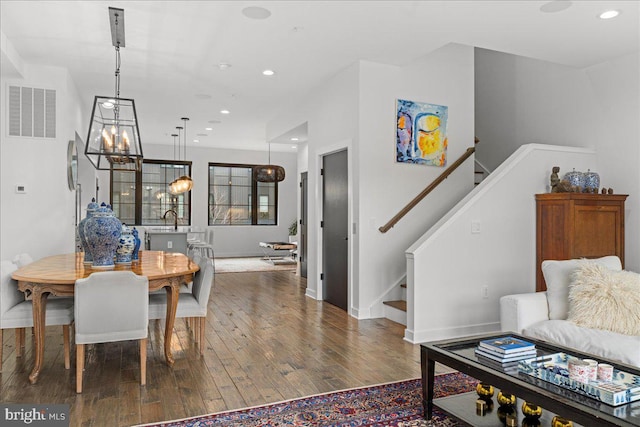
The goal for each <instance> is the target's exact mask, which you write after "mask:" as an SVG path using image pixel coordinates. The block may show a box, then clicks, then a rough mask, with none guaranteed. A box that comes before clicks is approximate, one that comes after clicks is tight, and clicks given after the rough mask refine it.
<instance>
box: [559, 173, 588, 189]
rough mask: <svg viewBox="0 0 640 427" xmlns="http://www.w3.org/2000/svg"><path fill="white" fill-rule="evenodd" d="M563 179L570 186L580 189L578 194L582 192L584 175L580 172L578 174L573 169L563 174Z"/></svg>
mask: <svg viewBox="0 0 640 427" xmlns="http://www.w3.org/2000/svg"><path fill="white" fill-rule="evenodd" d="M564 179H565V180H567V181H569V183H571V185H573V186H575V187H578V188H579V189H580V192H582V191H583V190H584V185H585V180H584V174H583V173H582V172H578V171H576V170H575V169H573V171H571V172H567V173H566V174H564Z"/></svg>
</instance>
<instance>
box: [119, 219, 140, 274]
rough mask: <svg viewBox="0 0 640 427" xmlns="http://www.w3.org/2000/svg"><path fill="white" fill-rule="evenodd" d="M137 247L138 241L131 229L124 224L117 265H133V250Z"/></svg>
mask: <svg viewBox="0 0 640 427" xmlns="http://www.w3.org/2000/svg"><path fill="white" fill-rule="evenodd" d="M135 247H136V239H135V237H134V236H133V234H132V233H131V229H130V228H129V227H127V225H126V224H124V223H123V224H122V228H121V233H120V239H119V240H118V247H117V248H116V264H125V265H126V264H131V259H132V256H133V250H134V248H135Z"/></svg>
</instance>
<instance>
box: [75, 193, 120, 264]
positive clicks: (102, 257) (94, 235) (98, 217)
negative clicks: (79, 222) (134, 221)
mask: <svg viewBox="0 0 640 427" xmlns="http://www.w3.org/2000/svg"><path fill="white" fill-rule="evenodd" d="M84 233H85V236H86V238H87V243H88V245H89V250H90V252H91V255H92V256H93V264H92V267H93V268H112V267H114V266H115V264H114V262H113V258H114V257H115V255H116V249H117V248H118V241H119V240H120V234H121V233H122V224H121V223H120V220H119V219H118V218H116V216H115V215H114V214H113V211H112V210H111V209H110V208H109V207H108V206H107V205H105V204H104V203H102V204H101V205H100V207H99V208H98V209H97V210H96V211H95V212H94V214H93V216H92V217H91V218H89V219H88V220H87V222H86V223H85V226H84Z"/></svg>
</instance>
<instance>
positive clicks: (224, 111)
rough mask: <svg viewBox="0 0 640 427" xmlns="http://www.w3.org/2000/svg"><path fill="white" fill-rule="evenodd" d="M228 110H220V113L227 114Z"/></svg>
mask: <svg viewBox="0 0 640 427" xmlns="http://www.w3.org/2000/svg"><path fill="white" fill-rule="evenodd" d="M230 112H231V111H229V110H220V114H229V113H230Z"/></svg>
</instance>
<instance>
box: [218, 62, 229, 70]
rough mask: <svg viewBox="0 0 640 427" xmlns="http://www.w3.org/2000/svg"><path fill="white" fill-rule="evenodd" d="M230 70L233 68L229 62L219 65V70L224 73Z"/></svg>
mask: <svg viewBox="0 0 640 427" xmlns="http://www.w3.org/2000/svg"><path fill="white" fill-rule="evenodd" d="M229 68H231V64H229V63H228V62H221V63H219V64H218V69H219V70H222V71H224V70H227V69H229Z"/></svg>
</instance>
